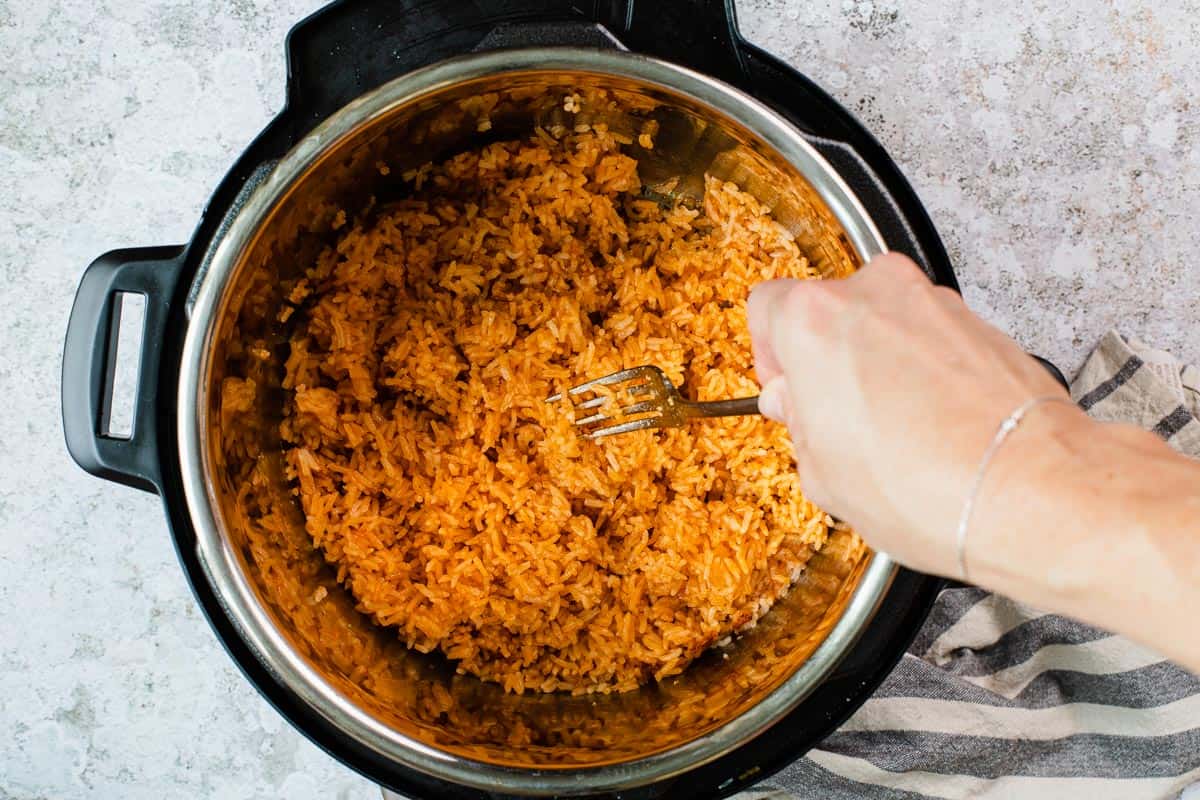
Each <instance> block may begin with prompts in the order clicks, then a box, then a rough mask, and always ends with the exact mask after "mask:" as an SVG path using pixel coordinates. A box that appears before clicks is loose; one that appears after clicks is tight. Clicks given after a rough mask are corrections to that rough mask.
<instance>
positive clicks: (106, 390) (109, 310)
mask: <svg viewBox="0 0 1200 800" xmlns="http://www.w3.org/2000/svg"><path fill="white" fill-rule="evenodd" d="M183 252H184V247H183V246H182V245H178V246H175V247H142V248H134V249H129V250H113V251H112V252H109V253H105V254H104V255H102V256H100V257H99V258H97V259H96V260H95V261H93V262H92V263H91V264H90V265H89V266H88V268H87V270H86V271H85V272H84V273H83V279H82V280H81V281H80V282H79V289H78V290H77V291H76V292H75V304H74V305H73V306H72V307H71V318H70V321H69V322H68V323H67V341H66V344H65V345H64V347H63V371H62V413H63V432H64V433H65V435H66V439H67V450H68V451H69V452H70V453H71V458H73V459H75V463H77V464H78V465H79V466H81V467H83V468H84V469H85V470H87V471H88V472H90V473H91V474H93V475H96V476H97V477H100V478H104V479H106V480H110V481H115V482H117V483H122V484H125V485H126V486H133V487H135V488H137V489H142V490H144V491H148V492H159V491H160V490H161V488H162V477H161V474H162V473H161V468H160V466H159V458H158V430H157V427H158V422H157V413H156V411H157V410H156V401H157V398H158V372H159V367H160V363H161V361H162V347H163V339H164V337H165V334H166V324H167V312H168V310H169V309H170V305H171V297H172V295H173V294H174V291H175V286H176V284H177V283H178V280H179V276H180V273H181V272H182V269H183ZM122 292H128V293H133V294H141V295H143V296H144V297H145V298H146V317H145V322H144V325H143V331H142V333H143V335H142V351H141V358H140V366H139V369H138V379H137V397H136V399H135V401H134V409H133V430H132V432H131V433H130V435H129V438H119V437H114V436H109V435H108V413H109V394H110V392H111V391H112V378H113V369H114V367H115V366H116V358H115V357H116V350H117V348H116V345H117V330H118V328H119V324H120V310H119V306H118V305H117V304H116V300H117V296H118V295H119V294H120V293H122Z"/></svg>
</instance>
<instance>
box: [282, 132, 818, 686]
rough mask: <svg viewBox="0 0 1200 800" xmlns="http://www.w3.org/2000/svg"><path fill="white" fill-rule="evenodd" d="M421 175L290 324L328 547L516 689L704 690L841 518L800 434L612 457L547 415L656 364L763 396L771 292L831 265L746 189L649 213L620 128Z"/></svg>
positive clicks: (709, 425) (377, 215)
mask: <svg viewBox="0 0 1200 800" xmlns="http://www.w3.org/2000/svg"><path fill="white" fill-rule="evenodd" d="M406 179H407V180H408V181H409V182H410V183H411V184H412V185H411V186H410V187H409V188H410V189H411V191H410V193H409V199H405V200H403V201H400V202H397V203H395V204H392V205H389V206H386V207H382V208H375V209H369V210H367V211H366V212H364V213H363V214H362V215H361V216H360V218H359V219H358V220H357V221H355V222H351V223H346V226H347V228H348V229H347V230H346V231H345V233H344V234H343V235H342V236H341V238H340V240H339V241H338V242H337V244H336V246H334V247H331V248H329V249H328V250H326V251H325V252H324V253H323V254H322V255H321V256H320V258H319V259H318V261H317V263H316V264H315V265H314V266H313V268H312V269H311V270H310V271H309V272H308V274H307V277H306V278H305V280H304V281H302V282H301V284H300V285H299V286H298V287H297V289H296V290H295V291H293V292H292V294H291V296H290V301H291V304H290V305H289V306H288V307H287V308H285V309H284V311H283V315H287V314H292V313H293V312H294V316H295V319H294V322H295V325H296V328H295V333H294V335H293V336H292V339H291V352H290V356H289V358H288V361H287V374H286V379H285V382H284V388H285V390H286V391H287V398H286V401H285V407H286V415H285V418H284V420H283V422H282V424H281V434H282V437H283V440H284V443H285V448H286V450H287V460H288V465H289V476H290V477H291V479H292V480H293V481H294V483H295V486H296V491H297V492H298V494H299V498H300V501H301V505H302V507H303V510H304V513H305V518H306V527H307V530H308V533H309V534H310V535H311V536H312V538H313V541H314V542H315V543H316V545H317V546H318V547H319V548H320V549H321V550H322V552H323V553H324V555H325V557H326V558H327V559H328V560H329V561H330V562H331V563H332V564H334V565H335V566H336V568H337V572H338V579H339V580H340V581H342V582H343V583H344V584H345V585H346V586H347V587H348V588H349V589H350V591H351V592H352V593H353V594H354V596H355V598H356V599H357V601H358V605H359V608H360V610H361V611H363V612H364V613H366V614H369V615H370V616H371V617H372V618H373V619H374V620H375V621H377V622H378V623H379V624H381V625H386V626H392V627H394V628H395V629H396V630H397V631H398V632H399V635H400V637H401V638H402V639H403V641H404V642H406V643H407V644H408V645H409V646H410V647H412V648H415V649H417V650H420V651H423V652H428V651H433V650H435V649H440V650H441V652H442V653H444V654H445V655H446V656H447V657H449V658H450V659H453V660H454V661H455V662H456V663H457V666H458V668H459V670H460V671H463V672H467V673H472V674H474V675H477V676H479V677H480V678H483V679H485V680H489V681H495V682H498V683H500V684H501V685H503V686H504V687H505V688H506V689H508V690H510V691H515V692H521V691H530V690H537V691H556V690H566V691H571V692H592V691H601V692H606V691H622V690H627V689H631V688H634V687H636V686H638V685H639V684H641V683H643V682H645V681H647V680H649V679H651V678H655V679H661V678H664V677H666V676H670V675H674V674H676V673H678V672H680V671H681V670H683V669H684V668H685V667H686V666H687V664H688V663H689V662H690V661H691V660H692V659H693V658H695V657H696V656H697V655H699V654H700V653H701V652H703V651H704V650H705V649H706V648H708V647H710V646H711V645H713V644H714V643H716V642H719V641H721V640H723V639H724V638H725V637H728V636H730V635H731V634H734V633H736V632H737V631H738V630H740V629H743V628H744V627H746V626H747V625H750V624H752V623H753V622H754V621H755V620H756V619H757V618H758V617H759V616H760V615H761V614H762V613H763V612H765V611H766V609H767V608H769V607H770V606H771V604H772V603H773V602H774V601H775V600H776V599H777V598H779V597H780V596H781V595H782V594H783V593H784V592H786V591H787V589H788V587H789V586H790V585H791V583H792V582H793V581H794V580H795V578H796V576H797V575H798V574H799V572H800V570H801V569H802V568H803V566H804V564H805V562H806V561H807V560H808V559H809V557H810V556H811V554H812V553H813V552H814V550H816V549H817V548H819V547H820V546H821V545H822V543H823V542H824V540H825V538H826V535H827V532H828V525H829V524H830V520H829V518H828V517H827V516H826V515H825V514H823V513H822V512H821V511H820V510H818V509H817V508H816V507H815V506H813V505H812V504H811V503H809V502H808V501H807V500H806V499H805V498H804V496H803V494H802V493H801V491H800V487H799V485H798V481H797V478H796V475H795V471H794V468H793V464H792V458H791V448H790V444H789V441H788V438H787V434H786V431H785V429H784V428H783V427H782V426H779V425H776V424H774V423H771V422H768V421H766V420H764V419H761V418H758V417H743V418H729V419H723V420H713V421H702V422H695V423H692V424H691V425H690V426H688V427H686V428H679V429H673V430H664V431H644V432H639V433H634V434H629V435H625V436H616V437H611V438H607V439H602V440H600V441H597V442H593V441H590V440H584V439H579V438H577V437H576V435H575V431H574V430H573V429H572V427H571V419H570V413H569V409H568V408H566V407H564V406H562V405H560V404H550V403H546V402H545V398H546V397H547V396H549V395H551V394H553V393H555V392H558V391H561V390H563V389H565V388H566V387H568V386H571V385H573V384H575V383H579V382H581V381H584V380H587V379H589V378H594V377H598V376H600V375H605V374H607V373H609V372H613V371H615V370H618V369H621V368H624V367H629V366H635V365H639V364H656V365H658V366H659V367H661V368H662V369H663V370H665V371H666V373H667V374H668V375H669V376H670V378H671V379H672V380H673V381H675V382H676V384H677V385H679V386H680V387H681V388H682V391H683V392H684V394H685V395H686V396H689V397H693V398H696V399H701V400H712V399H724V398H730V397H740V396H745V395H751V394H755V393H757V389H758V387H757V385H756V383H755V382H754V380H753V370H752V364H751V356H750V343H749V334H748V332H747V329H746V322H745V309H744V303H745V299H746V296H747V293H748V291H749V288H750V287H751V286H752V285H753V284H755V283H757V282H758V281H761V280H763V279H766V278H774V277H815V275H814V274H813V271H812V270H811V269H810V267H809V265H808V263H807V261H806V260H805V259H804V257H803V256H802V254H801V253H800V251H799V250H798V248H797V246H796V244H795V242H794V240H793V238H792V237H791V236H790V235H789V234H788V233H787V232H786V231H785V230H784V229H783V228H782V227H781V226H779V225H777V224H776V223H775V222H774V221H773V220H772V219H771V218H770V215H769V213H768V212H767V210H766V209H764V208H762V207H761V206H760V205H759V204H758V203H757V202H756V201H755V200H754V199H753V198H751V197H750V196H749V195H747V194H745V193H743V192H741V191H740V190H739V189H738V188H737V187H736V186H734V185H733V184H730V183H722V182H719V181H716V180H713V179H709V181H708V183H707V188H706V192H705V196H704V203H703V208H702V209H693V208H689V207H686V206H684V205H677V206H675V207H673V208H663V207H662V206H660V205H658V204H657V203H655V202H652V201H650V200H647V199H644V198H643V197H641V195H640V188H641V186H640V182H639V180H638V174H637V162H636V161H635V160H633V159H632V158H630V157H628V156H626V155H623V154H622V152H621V145H620V143H618V142H617V141H615V140H614V138H613V137H612V136H610V135H609V134H607V133H606V132H604V131H603V130H600V131H589V132H586V133H582V134H572V135H569V136H566V137H565V138H562V139H555V138H553V137H551V136H549V135H547V134H544V133H542V132H541V131H539V132H538V135H537V136H535V137H532V138H531V139H529V140H527V141H521V142H501V143H496V144H491V145H488V146H486V147H484V148H483V149H481V150H477V151H472V152H467V153H463V154H461V155H458V156H456V157H454V158H452V159H450V160H449V161H447V162H445V163H444V164H440V165H434V166H430V167H426V168H422V169H421V170H418V171H416V172H414V173H412V174H410V175H408V176H406ZM281 316H282V315H281Z"/></svg>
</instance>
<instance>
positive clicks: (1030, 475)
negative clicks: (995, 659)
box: [965, 403, 1108, 602]
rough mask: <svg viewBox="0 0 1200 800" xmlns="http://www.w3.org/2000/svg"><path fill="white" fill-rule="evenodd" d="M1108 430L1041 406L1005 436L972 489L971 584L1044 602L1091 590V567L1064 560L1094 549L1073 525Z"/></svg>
mask: <svg viewBox="0 0 1200 800" xmlns="http://www.w3.org/2000/svg"><path fill="white" fill-rule="evenodd" d="M1107 427H1108V426H1104V425H1101V424H1099V423H1096V422H1094V421H1093V420H1091V419H1089V418H1088V417H1087V416H1086V415H1085V414H1084V413H1083V412H1082V411H1081V410H1079V409H1077V408H1073V407H1070V406H1067V405H1065V404H1062V403H1047V404H1044V405H1041V406H1038V407H1037V408H1034V409H1032V410H1031V411H1030V413H1029V414H1028V415H1027V416H1026V417H1025V419H1024V420H1023V421H1022V423H1021V425H1020V426H1019V427H1018V428H1017V429H1016V430H1014V431H1013V432H1012V433H1011V434H1010V435H1009V437H1008V439H1007V440H1006V441H1005V442H1004V444H1003V445H1002V446H1001V449H1000V450H999V451H997V453H996V457H995V458H994V459H993V461H992V463H991V465H990V466H989V468H988V470H987V473H986V474H985V475H984V476H983V480H982V482H981V484H980V485H979V489H978V494H977V496H976V499H975V509H974V512H973V514H972V518H971V520H970V523H969V526H968V530H967V537H966V542H965V552H966V560H967V562H968V564H969V565H970V578H971V580H972V581H973V582H976V583H978V584H980V585H981V586H986V587H988V588H991V589H995V590H996V591H1000V592H1003V593H1005V594H1009V595H1014V596H1023V597H1029V596H1030V595H1031V594H1034V595H1038V596H1041V597H1045V598H1046V599H1052V597H1053V599H1058V598H1059V597H1066V596H1083V595H1086V594H1088V593H1089V592H1090V591H1091V590H1092V588H1093V583H1094V578H1093V576H1092V575H1091V574H1090V570H1089V569H1087V567H1088V566H1089V563H1090V562H1084V563H1079V562H1076V560H1075V559H1074V558H1072V556H1071V554H1072V552H1073V551H1074V550H1075V549H1077V548H1078V547H1084V546H1088V545H1089V544H1090V545H1091V546H1095V540H1094V539H1093V538H1091V536H1090V535H1089V533H1090V532H1083V531H1080V530H1079V527H1080V526H1079V525H1078V524H1077V521H1078V518H1079V514H1080V512H1081V510H1082V508H1083V507H1084V506H1086V505H1087V503H1088V502H1089V495H1090V494H1092V493H1094V492H1095V491H1096V490H1097V488H1098V486H1097V483H1096V481H1095V479H1094V476H1093V475H1092V472H1093V471H1094V469H1095V465H1096V464H1103V463H1105V462H1104V460H1103V459H1100V458H1098V457H1097V455H1096V451H1097V450H1103V449H1105V445H1104V444H1103V441H1102V440H1104V439H1106V438H1107V436H1108V431H1107V430H1106V428H1107ZM1093 499H1094V498H1093ZM1072 562H1075V563H1072ZM1032 602H1036V601H1032Z"/></svg>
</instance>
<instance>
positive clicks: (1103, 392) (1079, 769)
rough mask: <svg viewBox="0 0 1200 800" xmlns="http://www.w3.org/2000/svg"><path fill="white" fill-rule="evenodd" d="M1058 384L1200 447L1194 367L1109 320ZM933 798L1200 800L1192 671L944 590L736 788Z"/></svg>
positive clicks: (803, 799)
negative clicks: (839, 707) (799, 748)
mask: <svg viewBox="0 0 1200 800" xmlns="http://www.w3.org/2000/svg"><path fill="white" fill-rule="evenodd" d="M1071 396H1072V397H1073V398H1074V399H1075V401H1076V402H1077V403H1079V404H1080V405H1081V406H1082V407H1083V408H1085V409H1086V410H1087V411H1088V413H1089V414H1091V415H1092V416H1093V417H1095V418H1097V419H1101V420H1106V421H1122V422H1129V423H1133V424H1137V425H1141V426H1143V427H1145V428H1146V429H1148V430H1153V431H1154V432H1155V433H1157V434H1159V435H1160V436H1162V437H1163V438H1164V439H1166V440H1167V441H1168V442H1169V443H1170V444H1171V445H1172V446H1173V447H1175V448H1177V449H1179V450H1180V451H1182V452H1184V453H1187V454H1189V455H1192V456H1194V457H1200V369H1197V368H1195V367H1180V366H1179V364H1178V363H1176V362H1175V360H1174V359H1173V358H1171V357H1170V356H1169V355H1167V354H1165V353H1162V352H1159V351H1156V350H1153V349H1151V348H1148V347H1146V346H1144V345H1142V344H1140V343H1138V342H1132V341H1126V340H1125V339H1123V338H1122V337H1121V336H1120V335H1118V334H1116V333H1109V334H1108V335H1106V336H1105V337H1104V339H1103V340H1102V341H1101V343H1100V345H1099V346H1098V347H1097V348H1096V350H1095V352H1093V353H1092V355H1091V356H1090V357H1089V358H1088V361H1087V363H1086V364H1085V365H1084V367H1083V369H1082V370H1081V371H1080V373H1079V375H1078V376H1077V377H1076V379H1075V380H1074V381H1073V383H1072V386H1071ZM1192 634H1193V635H1196V632H1195V631H1193V632H1192ZM1189 787H1190V788H1189ZM930 797H937V798H1019V799H1020V800H1041V799H1042V798H1053V799H1054V800H1059V799H1060V798H1084V799H1085V800H1109V798H1112V799H1113V800H1118V799H1119V800H1140V799H1141V798H1184V800H1200V678H1197V676H1195V675H1193V674H1191V673H1189V672H1188V671H1186V670H1184V669H1182V668H1181V667H1177V666H1175V665H1174V664H1171V663H1170V662H1168V661H1165V660H1164V659H1163V658H1162V657H1161V656H1159V655H1157V654H1155V653H1153V652H1150V651H1149V650H1146V649H1145V648H1143V647H1140V646H1138V645H1136V644H1134V643H1132V642H1130V641H1129V640H1127V639H1123V638H1121V637H1119V636H1113V635H1111V634H1108V633H1106V632H1104V631H1102V630H1098V629H1096V628H1093V627H1090V626H1088V625H1084V624H1081V623H1079V622H1075V621H1074V620H1071V619H1067V618H1065V617H1061V616H1059V615H1057V614H1042V613H1040V612H1038V611H1036V610H1034V609H1032V608H1029V607H1027V606H1024V605H1022V604H1020V603H1017V602H1014V601H1012V600H1008V599H1006V598H1003V597H1000V596H999V595H994V594H989V593H988V592H986V591H983V590H982V589H977V588H973V587H962V588H953V589H947V590H945V591H944V592H943V593H942V595H941V596H940V597H939V598H938V601H937V603H936V605H935V606H934V609H933V612H932V614H931V615H930V617H929V619H928V621H927V622H926V624H925V626H924V628H922V630H921V632H920V633H919V634H918V636H917V638H916V640H915V641H914V642H913V644H912V646H911V647H910V648H909V651H908V653H907V654H906V655H905V656H904V658H903V659H902V660H901V662H900V664H899V665H898V666H897V667H896V670H895V671H894V672H893V673H892V674H891V675H890V676H889V677H888V679H887V680H886V681H885V682H884V683H883V685H882V686H881V687H880V688H879V690H878V691H877V692H876V693H875V695H874V696H873V697H872V698H871V699H870V700H868V701H867V702H866V703H865V704H864V705H863V707H862V708H861V709H860V710H859V711H858V712H857V713H856V714H855V715H854V716H853V717H851V718H850V719H849V720H848V721H847V722H846V724H845V725H843V726H842V727H841V728H840V729H839V730H838V731H836V732H835V733H834V734H833V735H832V736H830V737H829V738H828V739H826V740H825V741H824V742H822V744H821V746H820V747H819V748H818V749H816V750H813V751H812V752H811V753H810V754H809V755H808V756H807V757H806V758H803V759H801V760H800V761H798V762H796V763H795V764H793V765H792V766H790V767H788V768H787V769H785V770H784V771H783V772H781V773H780V774H778V775H776V776H774V777H772V778H770V779H768V780H767V781H765V782H764V783H763V784H761V785H760V786H759V787H757V788H756V789H755V790H753V791H749V792H745V793H743V794H741V795H739V796H738V800H767V799H768V798H770V800H785V799H787V800H791V799H792V798H795V799H796V800H809V798H820V800H850V798H872V800H874V799H876V798H877V799H878V800H921V799H923V798H930Z"/></svg>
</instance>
